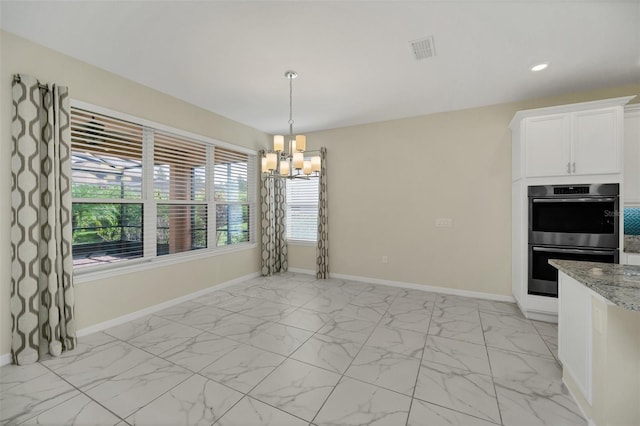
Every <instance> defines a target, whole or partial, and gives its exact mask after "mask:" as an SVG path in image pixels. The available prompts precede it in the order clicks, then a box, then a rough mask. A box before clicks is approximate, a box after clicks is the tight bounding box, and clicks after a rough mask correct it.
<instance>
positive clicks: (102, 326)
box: [0, 272, 261, 366]
mask: <svg viewBox="0 0 640 426" xmlns="http://www.w3.org/2000/svg"><path fill="white" fill-rule="evenodd" d="M260 275H261V274H260V273H259V272H254V273H252V274H249V275H244V276H242V277H238V278H234V279H232V280H230V281H227V282H224V283H222V284H216V285H214V286H211V287H207V288H205V289H202V290H198V291H196V292H193V293H189V294H185V295H184V296H180V297H176V298H175V299H171V300H167V301H166V302H162V303H159V304H157V305H153V306H149V307H148V308H144V309H141V310H139V311H135V312H131V313H130V314H126V315H122V316H119V317H117V318H114V319H111V320H108V321H103V322H101V323H98V324H94V325H90V326H89V327H85V328H83V329H81V330H78V331H77V333H76V335H77V336H78V337H84V336H87V335H89V334H93V333H97V332H99V331H103V330H106V329H108V328H111V327H115V326H116V325H120V324H124V323H125V322H129V321H132V320H135V319H138V318H142V317H144V316H146V315H149V314H152V313H154V312H158V311H161V310H163V309H166V308H169V307H171V306H174V305H177V304H179V303H182V302H187V301H189V300H192V299H195V298H196V297H200V296H203V295H205V294H208V293H211V292H213V291H218V290H222V289H224V288H227V287H230V286H232V285H235V284H238V283H241V282H243V281H246V280H249V279H251V278H256V277H259V276H260ZM10 363H11V354H10V353H8V354H3V355H0V366H2V365H7V364H10Z"/></svg>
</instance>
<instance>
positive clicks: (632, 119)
mask: <svg viewBox="0 0 640 426" xmlns="http://www.w3.org/2000/svg"><path fill="white" fill-rule="evenodd" d="M624 201H625V202H626V203H640V109H636V110H632V111H628V112H626V113H625V115H624Z"/></svg>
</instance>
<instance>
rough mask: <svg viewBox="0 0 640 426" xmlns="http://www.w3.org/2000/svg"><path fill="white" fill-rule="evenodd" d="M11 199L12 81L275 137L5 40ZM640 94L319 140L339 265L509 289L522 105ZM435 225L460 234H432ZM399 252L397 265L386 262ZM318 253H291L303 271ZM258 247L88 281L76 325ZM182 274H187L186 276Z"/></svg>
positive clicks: (161, 118) (0, 172)
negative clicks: (514, 164) (515, 125)
mask: <svg viewBox="0 0 640 426" xmlns="http://www.w3.org/2000/svg"><path fill="white" fill-rule="evenodd" d="M0 37H1V42H0V49H1V51H0V60H1V61H2V64H1V66H0V78H1V80H0V98H1V99H2V100H3V101H2V103H1V104H2V105H1V106H0V141H1V143H0V200H9V199H10V147H11V137H10V123H11V105H10V102H8V99H10V98H11V96H10V82H11V75H12V74H14V73H18V72H20V73H26V74H31V75H33V76H35V77H37V78H39V79H40V80H41V81H48V82H56V83H60V84H65V85H68V86H69V87H70V93H71V96H72V97H73V98H75V99H79V100H82V101H86V102H89V103H93V104H96V105H100V106H103V107H106V108H111V109H114V110H117V111H122V112H125V113H128V114H132V115H134V116H138V117H142V118H146V119H149V120H153V121H157V122H160V123H163V124H166V125H169V126H173V127H177V128H180V129H184V130H188V131H191V132H194V133H199V134H202V135H205V136H209V137H212V138H216V139H219V140H223V141H226V142H230V143H234V144H238V145H242V146H246V147H250V148H254V149H259V148H262V147H264V146H267V144H268V142H269V137H268V136H267V135H265V134H264V133H262V132H259V131H257V130H255V129H252V128H249V127H247V126H244V125H242V124H240V123H237V122H234V121H231V120H228V119H225V118H223V117H220V116H217V115H215V114H212V113H210V112H207V111H205V110H203V109H200V108H197V107H195V106H193V105H190V104H188V103H185V102H182V101H180V100H177V99H175V98H172V97H170V96H167V95H164V94H162V93H160V92H157V91H155V90H152V89H150V88H147V87H145V86H142V85H139V84H137V83H134V82H132V81H130V80H126V79H123V78H120V77H118V76H115V75H113V74H111V73H109V72H107V71H104V70H101V69H99V68H96V67H93V66H90V65H88V64H85V63H82V62H80V61H77V60H75V59H72V58H70V57H68V56H64V55H61V54H59V53H56V52H54V51H52V50H50V49H47V48H44V47H42V46H38V45H35V44H33V43H30V42H28V41H26V40H24V39H21V38H19V37H16V36H13V35H11V34H8V33H5V32H0ZM637 93H640V85H636V86H630V87H622V88H614V89H610V90H603V91H598V92H590V93H583V94H577V95H572V96H563V97H558V98H554V99H544V100H536V101H530V102H523V103H518V104H508V105H498V106H492V107H486V108H477V109H469V110H463V111H454V112H448V113H442V114H433V115H428V116H423V117H416V118H408V119H403V120H394V121H389V122H381V123H373V124H368V125H363V126H354V127H348V128H342V129H336V130H328V131H323V132H317V133H314V134H310V135H309V142H310V143H311V147H319V146H326V147H327V148H328V149H329V151H328V156H329V158H328V168H329V185H330V187H329V188H330V189H329V209H330V223H329V225H330V248H331V264H330V268H331V271H332V272H334V273H339V274H348V275H356V276H363V277H373V278H378V279H387V280H392V281H404V282H410V283H422V284H429V285H437V286H445V287H450V288H457V289H465V290H472V291H481V292H488V293H495V294H503V295H508V294H510V288H511V285H510V270H511V249H510V244H511V243H510V230H511V215H510V209H511V192H510V185H511V179H510V167H511V166H510V164H511V157H510V155H511V153H510V134H509V132H508V128H507V125H508V123H509V121H510V120H511V117H512V116H513V114H514V113H515V112H516V111H518V110H521V109H527V108H535V107H542V106H548V105H558V104H563V103H570V102H581V101H586V100H593V99H602V98H607V97H614V96H623V95H628V94H637ZM0 205H1V207H0V241H2V243H0V244H2V245H1V246H0V310H1V311H2V312H0V354H4V353H7V352H8V351H9V347H10V313H9V293H10V269H9V268H10V246H9V241H10V239H9V224H10V205H9V203H8V202H4V203H1V204H0ZM437 217H450V218H453V221H454V227H453V228H451V229H447V228H435V227H434V221H435V218H437ZM383 255H386V256H388V257H389V263H388V264H382V263H381V257H382V256H383ZM314 256H315V248H314V247H309V246H293V245H292V246H291V247H290V259H289V264H290V266H291V267H292V268H303V269H313V268H314V265H315V259H314ZM258 265H259V253H258V250H257V249H255V250H250V251H245V252H240V253H233V254H227V255H224V256H218V257H214V258H211V259H207V260H197V261H191V262H185V263H181V264H179V265H174V266H170V267H163V268H158V269H156V270H152V271H144V272H138V273H135V274H129V275H122V276H119V277H116V278H113V279H109V280H101V281H97V282H91V283H85V284H79V285H78V286H77V294H78V296H77V299H78V304H77V305H78V308H77V309H78V312H77V317H78V327H79V328H83V327H87V326H89V325H93V324H96V323H98V322H101V321H105V320H109V319H112V318H115V317H117V316H119V315H123V314H126V313H129V312H133V311H136V310H139V309H142V308H144V307H147V306H150V305H153V304H156V303H160V302H162V301H165V300H169V299H171V298H174V297H177V296H180V295H183V294H187V293H190V292H193V291H197V290H199V289H201V288H203V287H207V286H209V285H212V284H216V283H221V282H224V281H227V280H230V279H232V278H234V277H237V276H242V275H245V274H249V273H252V272H256V271H258V269H259V268H258ZM185 277H188V278H187V279H185Z"/></svg>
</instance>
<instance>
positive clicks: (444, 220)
mask: <svg viewBox="0 0 640 426" xmlns="http://www.w3.org/2000/svg"><path fill="white" fill-rule="evenodd" d="M452 227H453V219H451V218H450V217H438V218H436V228H452Z"/></svg>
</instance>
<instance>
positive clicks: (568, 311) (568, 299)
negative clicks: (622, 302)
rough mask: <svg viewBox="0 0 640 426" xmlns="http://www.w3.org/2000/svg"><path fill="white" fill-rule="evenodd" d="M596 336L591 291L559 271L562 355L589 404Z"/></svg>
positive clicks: (559, 319)
mask: <svg viewBox="0 0 640 426" xmlns="http://www.w3.org/2000/svg"><path fill="white" fill-rule="evenodd" d="M592 351H593V336H592V327H591V294H590V292H589V290H588V289H587V288H586V287H585V286H584V285H582V284H580V283H579V282H578V281H576V280H574V279H573V278H571V277H569V276H568V275H566V274H564V273H562V272H560V273H559V274H558V356H559V358H560V362H562V367H563V369H564V371H565V372H568V373H569V374H570V375H571V378H572V379H573V381H574V382H575V384H576V385H577V386H578V387H579V388H580V392H581V393H582V395H584V397H585V399H586V400H587V402H588V403H589V404H591V400H592V386H591V383H592V368H591V366H592V363H591V357H592Z"/></svg>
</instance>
